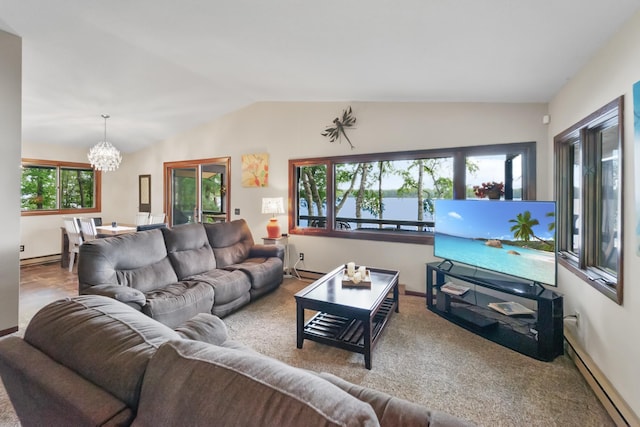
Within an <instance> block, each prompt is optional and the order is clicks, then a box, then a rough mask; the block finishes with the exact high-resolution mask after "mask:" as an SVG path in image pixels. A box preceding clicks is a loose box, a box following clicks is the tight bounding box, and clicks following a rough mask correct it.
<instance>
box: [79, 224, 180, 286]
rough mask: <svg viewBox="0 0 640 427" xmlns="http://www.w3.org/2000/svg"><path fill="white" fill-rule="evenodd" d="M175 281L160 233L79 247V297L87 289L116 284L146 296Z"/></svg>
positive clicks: (119, 237) (117, 238)
mask: <svg viewBox="0 0 640 427" xmlns="http://www.w3.org/2000/svg"><path fill="white" fill-rule="evenodd" d="M177 281H178V276H176V273H175V271H174V270H173V266H172V265H171V262H170V261H169V258H167V248H166V247H165V243H164V238H163V235H162V232H161V231H160V230H151V231H147V232H144V233H130V234H124V235H121V236H116V237H109V238H105V239H96V240H91V241H89V242H85V243H84V244H82V245H81V246H80V256H79V258H78V283H79V290H80V293H82V291H83V290H84V289H85V288H87V287H90V286H94V285H115V284H120V285H124V286H129V287H132V288H135V289H138V290H140V291H142V292H146V291H148V290H150V289H154V288H159V287H162V286H165V285H168V284H170V283H175V282H177Z"/></svg>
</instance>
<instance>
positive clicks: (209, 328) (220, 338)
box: [175, 313, 229, 345]
mask: <svg viewBox="0 0 640 427" xmlns="http://www.w3.org/2000/svg"><path fill="white" fill-rule="evenodd" d="M175 331H176V332H177V333H178V334H179V335H180V336H181V337H182V338H186V339H189V340H194V341H201V342H205V343H209V344H214V345H222V344H223V343H224V342H225V341H227V339H228V338H229V333H228V331H227V325H225V324H224V322H223V321H222V320H220V318H219V317H218V316H214V315H213V314H209V313H199V314H196V315H195V316H194V317H192V318H191V319H189V320H187V321H186V322H184V323H183V324H182V325H180V326H178V327H177V328H175Z"/></svg>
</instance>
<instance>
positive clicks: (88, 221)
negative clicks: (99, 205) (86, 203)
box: [80, 218, 98, 242]
mask: <svg viewBox="0 0 640 427" xmlns="http://www.w3.org/2000/svg"><path fill="white" fill-rule="evenodd" d="M80 230H81V231H82V239H83V241H85V242H86V241H89V240H95V239H96V238H97V234H98V232H97V230H96V223H95V222H94V219H93V218H80Z"/></svg>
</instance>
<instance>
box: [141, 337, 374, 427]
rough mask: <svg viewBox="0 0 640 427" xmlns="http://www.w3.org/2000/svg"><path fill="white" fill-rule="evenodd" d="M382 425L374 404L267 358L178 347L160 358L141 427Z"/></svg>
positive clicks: (145, 396)
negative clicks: (163, 426) (169, 426)
mask: <svg viewBox="0 0 640 427" xmlns="http://www.w3.org/2000/svg"><path fill="white" fill-rule="evenodd" d="M214 424H215V425H220V426H227V425H234V426H249V427H250V426H279V427H287V426H377V425H378V422H377V419H376V414H375V412H374V411H373V409H372V408H371V406H369V405H368V404H366V403H364V402H360V401H359V400H358V399H356V398H354V397H353V396H351V395H349V394H348V393H346V392H344V391H342V390H340V389H339V388H338V387H336V386H334V385H333V384H331V383H329V382H327V381H324V380H323V379H321V378H319V377H317V376H315V375H313V374H311V373H309V372H306V371H303V370H301V369H297V368H294V367H292V366H289V365H286V364H284V363H282V362H279V361H276V360H274V359H270V358H268V357H265V356H261V355H259V354H256V353H253V352H250V351H243V350H236V349H230V348H224V347H218V346H214V345H211V344H204V343H200V342H197V341H187V340H182V341H170V342H167V343H166V344H164V345H162V346H161V347H160V348H159V349H158V352H157V353H156V355H155V356H154V357H153V359H152V360H151V362H150V363H149V366H148V368H147V372H146V374H145V378H144V383H143V385H142V395H141V397H140V406H139V409H138V415H137V417H136V419H135V421H134V423H133V426H138V427H142V426H145V427H146V426H149V427H150V426H157V425H188V426H207V425H214Z"/></svg>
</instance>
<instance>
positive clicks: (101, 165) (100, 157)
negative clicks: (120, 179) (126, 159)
mask: <svg viewBox="0 0 640 427" xmlns="http://www.w3.org/2000/svg"><path fill="white" fill-rule="evenodd" d="M102 118H103V119H104V140H103V141H102V142H99V143H98V144H96V145H94V146H93V147H92V148H91V150H89V154H88V155H87V157H88V158H89V162H91V166H93V168H94V169H96V170H99V171H105V172H108V171H114V170H116V169H118V166H120V162H121V161H122V155H120V151H118V149H117V148H116V147H114V146H113V145H111V143H110V142H107V119H108V118H109V115H108V114H103V115H102Z"/></svg>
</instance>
